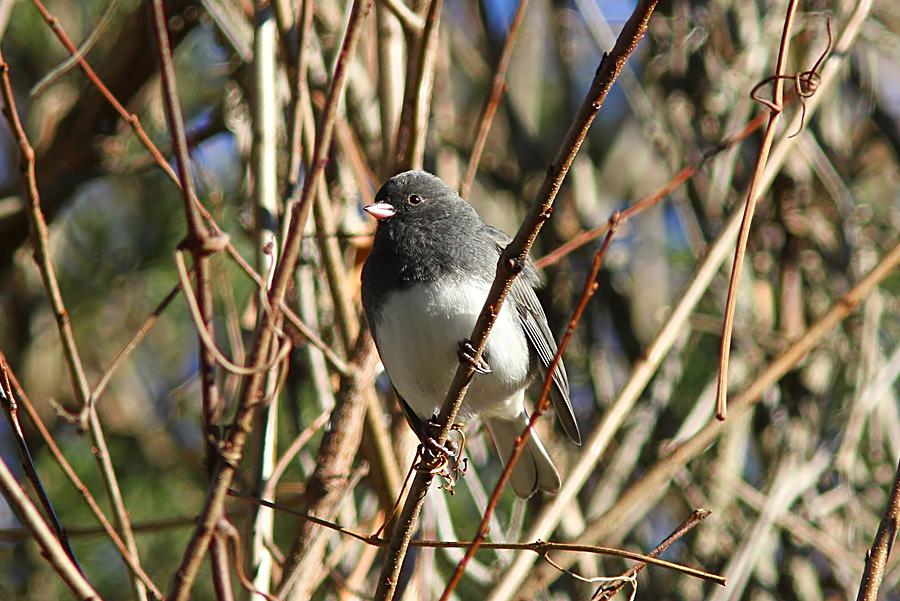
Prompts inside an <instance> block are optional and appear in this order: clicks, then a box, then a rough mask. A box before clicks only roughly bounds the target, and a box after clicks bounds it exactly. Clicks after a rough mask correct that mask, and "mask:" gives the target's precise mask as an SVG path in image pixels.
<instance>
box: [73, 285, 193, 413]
mask: <svg viewBox="0 0 900 601" xmlns="http://www.w3.org/2000/svg"><path fill="white" fill-rule="evenodd" d="M180 291H181V286H179V285H178V284H176V285H175V286H174V287H173V288H172V289H171V290H169V292H168V294H166V295H165V296H164V297H163V299H162V300H161V301H159V304H158V305H156V307H155V308H154V309H153V311H151V312H150V315H148V316H147V318H146V319H144V321H143V323H141V326H140V327H139V328H138V329H137V331H136V332H135V333H134V334H132V335H131V338H130V339H129V340H128V342H126V343H125V346H123V347H122V348H121V350H119V352H118V353H117V354H116V356H115V358H114V359H113V360H112V363H110V364H109V366H108V367H107V368H106V371H104V372H103V375H102V376H100V379H99V380H98V381H97V385H96V386H95V387H94V390H93V392H91V402H92V403H94V404H95V405H96V403H97V401H98V400H99V399H100V397H101V396H103V393H104V392H106V387H107V386H109V382H110V380H112V377H113V376H114V375H115V373H116V371H118V369H119V367H121V366H122V364H123V363H125V360H126V359H128V357H130V356H131V353H133V352H134V350H135V349H136V348H137V347H138V345H140V343H141V341H142V340H143V339H144V337H145V336H146V335H147V334H148V333H149V332H150V330H151V329H152V328H153V326H154V324H156V320H157V319H159V316H160V315H162V313H163V311H165V310H166V307H168V306H169V305H170V304H171V303H172V301H173V300H175V297H176V296H178V293H179V292H180Z"/></svg>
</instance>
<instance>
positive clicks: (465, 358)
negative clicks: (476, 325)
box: [456, 339, 493, 375]
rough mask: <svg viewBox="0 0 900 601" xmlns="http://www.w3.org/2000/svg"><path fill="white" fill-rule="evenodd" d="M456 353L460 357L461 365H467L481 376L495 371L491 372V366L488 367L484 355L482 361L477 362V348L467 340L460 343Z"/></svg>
mask: <svg viewBox="0 0 900 601" xmlns="http://www.w3.org/2000/svg"><path fill="white" fill-rule="evenodd" d="M456 353H457V355H458V356H459V360H460V362H461V363H465V364H466V365H468V366H469V367H471V368H472V369H474V370H475V371H476V372H477V373H479V374H482V375H485V374H489V373H491V371H493V370H491V366H490V365H488V362H487V361H485V359H484V356H483V354H482V357H481V358H480V359H478V360H477V361H476V360H475V347H474V346H472V343H471V342H469V341H468V340H466V339H463V340H460V341H459V345H458V346H457V349H456Z"/></svg>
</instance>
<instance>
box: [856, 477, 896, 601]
mask: <svg viewBox="0 0 900 601" xmlns="http://www.w3.org/2000/svg"><path fill="white" fill-rule="evenodd" d="M898 532H900V463H898V464H897V474H896V475H895V476H894V485H893V486H892V487H891V494H890V495H889V496H888V502H887V507H885V509H884V516H882V518H881V523H880V524H879V525H878V532H876V533H875V540H874V541H873V542H872V547H871V548H870V549H869V551H868V553H866V569H865V570H864V571H863V574H862V580H861V581H860V583H859V593H858V594H857V596H856V601H876V599H878V589H879V587H880V586H881V581H882V579H884V570H885V567H886V566H887V562H888V558H889V557H890V556H891V547H892V546H893V545H894V539H896V538H897V533H898Z"/></svg>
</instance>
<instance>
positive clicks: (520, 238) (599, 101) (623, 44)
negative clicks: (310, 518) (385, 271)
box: [375, 0, 656, 600]
mask: <svg viewBox="0 0 900 601" xmlns="http://www.w3.org/2000/svg"><path fill="white" fill-rule="evenodd" d="M654 8H656V0H642V1H641V2H639V3H638V5H637V6H636V7H635V9H634V12H633V13H632V15H631V17H630V18H629V19H628V22H627V23H625V26H624V27H623V28H622V32H621V34H620V35H619V39H618V40H617V41H616V45H615V47H614V48H613V49H612V51H611V53H610V54H609V55H606V56H604V58H603V60H602V61H601V63H600V66H599V67H598V68H597V73H596V75H595V76H594V80H593V82H592V83H591V87H590V89H589V90H588V93H587V95H586V97H585V99H584V101H583V102H582V105H581V108H580V109H579V111H578V114H577V115H576V116H575V118H574V120H573V121H572V125H571V126H570V128H569V131H568V133H567V134H566V138H565V140H564V141H563V143H562V145H561V146H560V148H559V151H558V152H557V154H556V157H555V158H554V160H553V163H552V164H551V166H550V168H549V169H548V171H547V177H546V178H545V179H544V183H543V185H542V186H541V189H540V191H539V192H538V194H537V196H536V198H535V200H534V203H533V204H532V207H531V210H530V211H529V213H528V215H527V217H526V218H525V221H524V222H523V223H522V226H521V227H520V228H519V231H518V232H517V233H516V236H515V238H513V240H512V242H510V244H509V246H507V247H506V248H505V249H504V250H503V252H502V253H501V255H500V260H499V261H498V264H497V275H496V277H495V278H494V283H493V285H492V286H491V290H490V292H489V293H488V297H487V299H486V301H485V303H484V307H483V308H482V310H481V314H480V315H479V317H478V321H477V322H476V323H475V328H474V329H473V331H472V336H470V338H469V340H470V342H471V343H472V346H473V347H474V348H475V357H474V359H475V361H478V360H479V359H480V358H481V353H482V352H483V350H484V347H485V345H486V344H487V337H488V335H489V334H490V330H491V327H492V326H493V323H494V320H495V319H496V317H497V315H499V313H500V307H501V305H502V303H503V301H504V300H505V299H506V296H507V294H508V293H509V289H510V287H511V286H512V282H513V280H514V279H515V277H516V276H517V275H518V274H519V272H521V270H522V269H523V268H524V266H525V262H526V257H527V256H528V251H529V250H530V249H531V246H532V245H533V244H534V241H535V239H536V238H537V235H538V232H540V229H541V227H542V226H543V224H544V222H545V221H547V220H548V219H549V218H550V215H551V213H552V212H553V202H554V200H555V199H556V195H557V193H558V192H559V189H560V187H561V186H562V182H563V180H564V179H565V177H566V174H567V173H568V172H569V168H570V167H571V165H572V163H573V161H574V160H575V155H576V154H577V153H578V150H579V149H580V148H581V144H582V142H583V141H584V138H585V136H586V135H587V132H588V130H589V129H590V126H591V124H592V123H593V121H594V118H595V117H596V116H597V112H598V111H599V110H600V107H601V106H603V102H604V100H605V99H606V96H607V94H608V93H609V90H610V88H611V87H612V84H613V82H614V81H615V79H616V76H617V75H618V74H619V72H620V71H621V69H622V66H623V65H624V64H625V61H626V60H627V58H628V56H629V55H630V54H631V53H632V52H633V51H634V49H635V48H636V47H637V44H638V42H639V41H640V40H641V38H642V37H643V35H644V32H645V31H646V30H647V24H648V22H649V20H650V16H651V15H652V14H653V9H654ZM473 374H474V370H473V369H472V367H471V366H469V365H465V364H462V363H461V364H460V365H459V367H457V369H456V374H455V375H454V377H453V382H452V383H451V385H450V389H449V390H448V391H447V396H446V397H445V399H444V402H443V406H442V407H441V412H440V415H439V416H438V420H437V421H438V423H439V424H440V429H439V431H438V432H437V436H436V439H437V441H438V443H439V444H443V443H444V442H445V441H446V440H447V436H448V435H449V432H450V427H451V425H452V424H453V423H454V421H455V419H456V414H457V413H458V411H459V407H460V405H462V401H463V398H464V397H465V394H466V390H467V388H468V385H469V382H470V381H471V379H472V376H473ZM432 480H433V475H432V474H429V473H425V472H419V473H417V474H416V477H415V480H413V484H412V485H411V487H410V492H409V496H408V497H407V499H406V503H405V504H404V506H403V509H402V511H401V513H400V517H399V519H398V522H397V526H396V527H395V529H394V532H393V534H392V536H391V540H390V543H389V545H388V551H387V554H386V556H385V563H384V565H383V567H382V571H381V575H380V576H379V579H378V590H377V591H376V593H375V598H376V599H378V600H381V599H391V598H393V595H394V592H395V590H396V587H397V583H398V580H399V576H400V569H401V568H402V566H403V558H404V557H405V556H406V551H407V548H408V546H409V541H410V538H411V537H412V532H413V528H414V526H415V522H416V519H417V518H418V515H419V512H420V511H421V509H422V505H423V504H424V502H425V495H426V494H427V493H428V487H429V486H430V485H431V481H432Z"/></svg>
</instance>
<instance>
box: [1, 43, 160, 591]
mask: <svg viewBox="0 0 900 601" xmlns="http://www.w3.org/2000/svg"><path fill="white" fill-rule="evenodd" d="M0 77H2V82H0V86H2V90H0V93H2V95H3V101H4V109H3V112H4V115H5V116H6V119H7V121H8V122H9V125H10V129H11V130H12V132H13V136H14V137H15V139H16V143H17V144H18V146H19V151H20V153H21V161H22V171H23V173H24V174H25V188H26V194H27V196H28V201H29V202H28V217H29V222H30V225H31V242H32V246H33V247H34V258H35V261H36V262H37V264H38V268H39V269H40V272H41V279H42V281H43V283H44V289H45V290H46V292H47V297H48V299H49V301H50V305H51V307H52V309H53V314H54V317H55V318H56V324H57V327H58V329H59V335H60V339H61V340H62V343H63V349H64V353H65V357H66V364H67V365H68V367H69V374H70V376H71V378H72V387H73V391H74V394H75V396H76V398H77V399H78V401H79V403H80V404H81V414H80V417H81V422H82V426H83V427H87V429H88V431H89V432H90V434H91V442H92V443H93V445H94V448H95V449H96V451H95V453H94V455H95V457H96V458H97V462H98V464H99V466H100V473H101V474H102V476H103V483H104V484H105V486H106V492H107V494H108V495H109V500H110V504H111V505H112V506H113V510H114V515H115V520H116V526H117V527H118V528H119V530H121V532H122V538H124V539H125V544H126V545H127V546H128V551H129V554H130V555H131V556H132V558H133V559H134V560H135V562H139V560H138V552H137V544H136V543H135V541H134V534H133V533H132V531H131V522H130V520H129V518H128V512H127V511H126V510H125V503H124V501H123V500H122V492H121V490H120V489H119V481H118V478H117V477H116V472H115V469H114V468H113V465H112V459H110V456H109V450H108V449H107V446H106V436H105V435H104V433H103V428H102V426H101V425H100V419H99V417H98V416H97V411H96V408H95V407H94V404H93V402H92V401H91V393H90V389H89V387H88V383H87V378H86V377H85V374H84V367H83V366H82V363H81V357H80V356H79V354H78V347H77V345H76V344H75V336H74V334H73V333H72V325H71V323H70V322H69V314H68V312H67V311H66V306H65V303H64V302H63V298H62V293H61V292H60V290H59V282H58V281H57V279H56V272H55V270H54V269H53V263H52V261H51V257H50V234H49V231H48V229H47V221H46V220H45V219H44V213H43V211H42V210H41V197H40V193H39V192H38V187H37V173H36V168H35V154H34V149H33V148H32V146H31V143H30V142H29V141H28V136H27V135H26V134H25V129H24V127H22V121H21V119H20V118H19V113H18V109H17V108H16V101H15V96H14V95H13V89H12V83H11V82H10V78H9V65H8V64H7V63H6V60H5V59H4V57H3V54H2V52H0ZM129 576H130V577H131V585H132V589H133V592H134V596H135V598H136V599H138V600H142V599H146V597H147V590H146V588H145V587H144V584H143V583H142V582H141V581H140V579H139V578H137V577H135V576H134V575H133V574H132V573H131V572H129Z"/></svg>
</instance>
